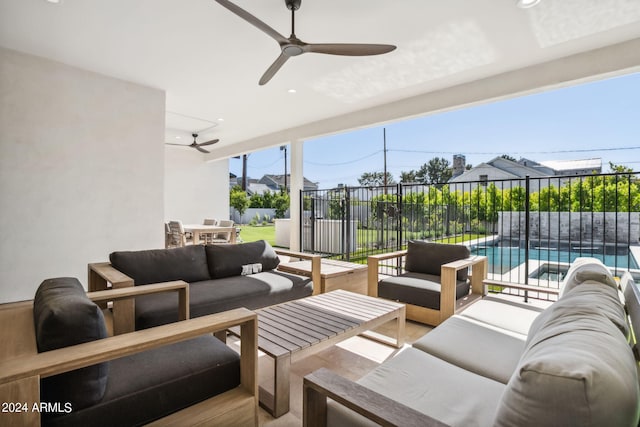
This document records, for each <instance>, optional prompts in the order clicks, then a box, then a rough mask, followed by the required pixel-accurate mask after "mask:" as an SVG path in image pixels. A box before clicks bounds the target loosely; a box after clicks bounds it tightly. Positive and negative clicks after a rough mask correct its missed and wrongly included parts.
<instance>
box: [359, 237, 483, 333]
mask: <svg viewBox="0 0 640 427" xmlns="http://www.w3.org/2000/svg"><path fill="white" fill-rule="evenodd" d="M406 255H407V250H406V249H405V250H402V251H396V252H389V253H385V254H380V255H370V256H369V257H368V258H367V266H368V273H367V274H368V276H367V286H368V294H369V296H372V297H377V296H378V282H379V280H380V279H379V268H380V266H381V262H382V261H386V260H395V262H396V265H394V266H393V268H398V269H400V268H402V261H403V260H402V258H403V257H404V256H406ZM469 267H471V274H470V282H471V293H470V294H469V295H468V296H465V297H463V298H460V299H459V300H456V273H457V272H458V271H459V270H462V269H464V268H469ZM487 267H488V264H487V257H485V256H471V257H469V258H465V259H461V260H458V261H453V262H450V263H447V264H443V265H442V267H441V270H440V271H441V273H440V286H441V289H440V310H434V309H431V308H426V307H421V306H418V305H413V304H406V306H407V319H409V320H414V321H416V322H420V323H426V324H428V325H433V326H437V325H439V324H440V323H442V322H444V321H445V320H446V319H448V318H449V317H451V316H453V314H454V313H455V312H456V310H459V309H462V308H464V307H465V306H466V305H468V304H470V303H471V302H473V301H475V300H477V299H479V298H481V297H482V295H483V292H484V291H483V283H482V282H483V280H485V279H486V278H487Z"/></svg>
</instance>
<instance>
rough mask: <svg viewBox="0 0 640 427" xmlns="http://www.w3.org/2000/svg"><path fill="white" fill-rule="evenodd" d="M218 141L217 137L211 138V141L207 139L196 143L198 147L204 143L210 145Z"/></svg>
mask: <svg viewBox="0 0 640 427" xmlns="http://www.w3.org/2000/svg"><path fill="white" fill-rule="evenodd" d="M218 141H220V140H219V139H212V140H211V141H207V142H200V143H198V144H196V145H197V146H198V147H202V146H205V145H212V144H215V143H216V142H218Z"/></svg>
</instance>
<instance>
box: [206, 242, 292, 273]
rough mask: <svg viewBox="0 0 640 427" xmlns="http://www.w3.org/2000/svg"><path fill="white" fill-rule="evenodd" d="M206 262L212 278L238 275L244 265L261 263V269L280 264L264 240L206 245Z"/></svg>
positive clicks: (270, 268) (265, 269)
mask: <svg viewBox="0 0 640 427" xmlns="http://www.w3.org/2000/svg"><path fill="white" fill-rule="evenodd" d="M206 253H207V263H208V264H209V274H210V275H211V278H212V279H221V278H223V277H232V276H240V275H241V274H242V271H243V268H242V267H243V266H244V265H249V264H261V265H262V271H269V270H273V269H274V268H276V267H277V266H278V264H280V258H278V254H276V252H275V251H274V250H273V248H272V247H271V245H270V244H269V243H267V242H266V241H264V240H260V241H257V242H250V243H240V244H237V245H233V244H230V245H206Z"/></svg>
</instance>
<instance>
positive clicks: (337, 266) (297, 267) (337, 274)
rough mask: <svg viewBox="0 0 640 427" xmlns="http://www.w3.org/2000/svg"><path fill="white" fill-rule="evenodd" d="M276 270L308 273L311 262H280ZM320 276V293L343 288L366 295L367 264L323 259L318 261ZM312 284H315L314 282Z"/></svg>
mask: <svg viewBox="0 0 640 427" xmlns="http://www.w3.org/2000/svg"><path fill="white" fill-rule="evenodd" d="M278 270H280V271H284V272H286V273H293V274H304V275H309V273H310V272H311V262H310V261H295V262H289V263H286V264H280V265H279V266H278ZM320 277H321V282H320V293H325V292H331V291H334V290H336V289H344V290H346V291H351V292H355V293H358V294H362V295H367V266H366V265H364V264H354V263H352V262H346V261H337V260H332V259H323V260H322V261H321V263H320ZM314 286H317V285H316V284H315V283H314ZM314 293H315V292H314Z"/></svg>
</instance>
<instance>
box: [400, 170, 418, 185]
mask: <svg viewBox="0 0 640 427" xmlns="http://www.w3.org/2000/svg"><path fill="white" fill-rule="evenodd" d="M416 173H417V172H416V171H414V170H410V171H409V172H404V171H403V172H400V182H402V183H403V184H412V183H414V182H418V179H417V178H416Z"/></svg>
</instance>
